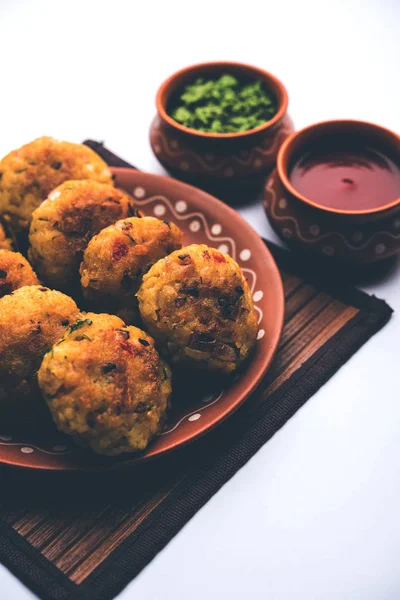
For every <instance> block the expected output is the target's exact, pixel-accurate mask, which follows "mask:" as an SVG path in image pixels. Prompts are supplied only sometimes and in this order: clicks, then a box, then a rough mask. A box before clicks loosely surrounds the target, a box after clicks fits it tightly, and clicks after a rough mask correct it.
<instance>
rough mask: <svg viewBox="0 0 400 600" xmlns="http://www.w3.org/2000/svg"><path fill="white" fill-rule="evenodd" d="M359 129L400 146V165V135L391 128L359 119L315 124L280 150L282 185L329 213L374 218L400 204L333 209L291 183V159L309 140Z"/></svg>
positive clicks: (398, 201) (398, 202)
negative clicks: (359, 208)
mask: <svg viewBox="0 0 400 600" xmlns="http://www.w3.org/2000/svg"><path fill="white" fill-rule="evenodd" d="M356 128H359V129H363V130H366V131H368V132H369V133H370V134H372V135H371V137H373V136H374V134H375V135H376V134H379V137H380V138H382V137H387V138H389V139H390V140H391V141H392V142H393V146H394V147H395V146H396V145H397V146H398V148H399V150H398V155H399V166H400V146H399V142H400V136H398V135H397V134H396V133H394V132H393V131H391V130H390V129H387V128H385V127H381V126H380V125H376V124H375V123H369V122H368V121H358V120H356V119H337V120H331V121H321V122H319V123H314V124H313V125H308V126H307V127H304V128H303V129H300V131H296V132H294V133H292V134H291V135H290V136H289V137H288V138H287V139H286V140H285V141H284V142H283V144H282V146H281V147H280V148H279V151H278V156H277V172H278V176H279V178H280V180H281V182H282V184H283V185H284V186H285V188H286V189H287V190H288V192H289V193H290V194H292V196H295V198H298V199H299V200H301V201H302V202H304V203H305V204H308V205H309V206H312V207H314V208H318V209H319V210H323V211H325V212H330V213H334V214H339V215H370V214H374V213H379V212H384V211H386V210H388V209H390V208H393V207H395V206H397V205H398V204H400V196H399V197H398V198H395V200H392V202H389V203H388V204H384V205H383V206H377V207H376V208H367V209H363V210H345V209H339V208H330V207H328V206H324V205H323V204H318V202H314V201H313V200H310V199H309V198H307V197H306V196H303V195H302V194H300V192H298V191H297V190H296V188H295V187H293V185H292V183H291V182H290V179H289V175H288V165H289V163H290V159H291V158H292V156H293V152H294V150H297V149H298V148H299V147H300V146H301V144H302V142H303V140H304V141H306V143H309V140H310V137H311V136H312V135H313V134H316V135H318V136H320V134H321V131H324V130H327V132H328V133H332V131H334V130H335V129H337V130H340V131H345V130H346V129H349V130H351V129H356Z"/></svg>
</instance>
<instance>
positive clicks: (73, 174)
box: [0, 137, 112, 232]
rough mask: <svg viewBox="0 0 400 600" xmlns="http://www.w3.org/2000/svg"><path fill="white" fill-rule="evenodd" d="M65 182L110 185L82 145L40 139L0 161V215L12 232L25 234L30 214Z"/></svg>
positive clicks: (97, 160)
mask: <svg viewBox="0 0 400 600" xmlns="http://www.w3.org/2000/svg"><path fill="white" fill-rule="evenodd" d="M68 179H91V180H93V181H98V182H100V183H110V184H111V183H112V175H111V171H110V169H109V168H108V166H107V164H106V163H105V162H104V161H103V159H102V158H100V156H98V154H96V152H94V151H93V150H91V149H90V148H88V147H87V146H84V145H83V144H72V143H70V142H61V141H59V140H55V139H54V138H52V137H41V138H38V139H36V140H34V141H33V142H30V143H29V144H25V145H24V146H21V148H18V150H13V152H10V153H9V154H7V156H5V157H4V158H3V159H2V160H1V161H0V213H3V215H4V217H5V219H6V220H7V221H8V222H9V223H10V225H11V227H12V229H13V230H14V231H15V232H19V231H27V230H28V228H29V224H30V222H31V217H32V212H33V211H34V210H35V209H36V208H37V207H38V206H39V204H40V203H41V202H42V201H43V200H45V198H47V196H48V194H49V193H50V192H51V190H53V189H54V188H55V187H57V186H58V185H60V183H62V182H63V181H66V180H68Z"/></svg>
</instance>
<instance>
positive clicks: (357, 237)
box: [351, 231, 364, 242]
mask: <svg viewBox="0 0 400 600" xmlns="http://www.w3.org/2000/svg"><path fill="white" fill-rule="evenodd" d="M363 237H364V236H363V234H362V233H361V231H355V232H354V233H353V235H352V236H351V239H352V240H353V242H361V240H362V239H363Z"/></svg>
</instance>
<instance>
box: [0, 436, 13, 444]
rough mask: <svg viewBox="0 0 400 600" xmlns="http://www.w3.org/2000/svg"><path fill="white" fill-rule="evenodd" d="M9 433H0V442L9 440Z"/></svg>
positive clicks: (10, 438)
mask: <svg viewBox="0 0 400 600" xmlns="http://www.w3.org/2000/svg"><path fill="white" fill-rule="evenodd" d="M11 440H12V437H11V435H0V442H11Z"/></svg>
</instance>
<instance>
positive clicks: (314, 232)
mask: <svg viewBox="0 0 400 600" xmlns="http://www.w3.org/2000/svg"><path fill="white" fill-rule="evenodd" d="M320 232H321V229H320V228H319V226H318V225H310V233H311V235H319V234H320Z"/></svg>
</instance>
